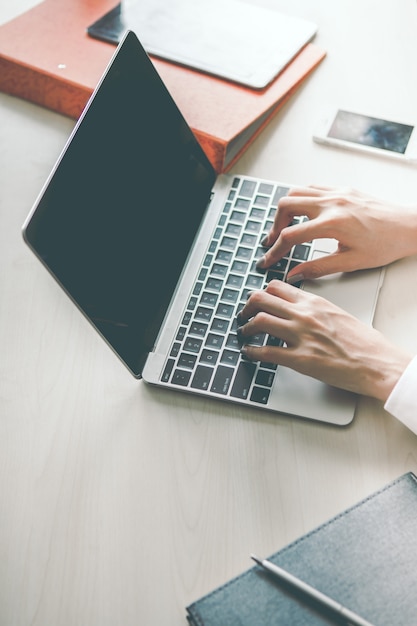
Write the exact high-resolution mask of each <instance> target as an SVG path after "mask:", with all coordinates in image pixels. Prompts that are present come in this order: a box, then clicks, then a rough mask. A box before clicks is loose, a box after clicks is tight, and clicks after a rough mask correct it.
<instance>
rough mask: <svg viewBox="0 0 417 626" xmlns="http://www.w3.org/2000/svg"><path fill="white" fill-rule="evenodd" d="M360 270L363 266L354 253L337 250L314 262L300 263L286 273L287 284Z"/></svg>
mask: <svg viewBox="0 0 417 626" xmlns="http://www.w3.org/2000/svg"><path fill="white" fill-rule="evenodd" d="M360 268H361V269H363V268H364V264H363V262H362V261H361V259H358V256H357V255H356V254H355V253H354V251H352V250H340V249H339V250H338V251H336V252H333V253H332V254H327V255H324V256H322V257H320V258H318V259H315V260H314V261H304V262H303V263H300V264H299V265H298V266H297V267H295V268H293V269H292V270H291V271H290V272H288V275H287V282H289V283H290V284H294V283H297V282H299V281H300V280H308V279H314V278H321V277H322V276H329V275H330V274H336V273H338V272H354V271H356V270H358V269H360Z"/></svg>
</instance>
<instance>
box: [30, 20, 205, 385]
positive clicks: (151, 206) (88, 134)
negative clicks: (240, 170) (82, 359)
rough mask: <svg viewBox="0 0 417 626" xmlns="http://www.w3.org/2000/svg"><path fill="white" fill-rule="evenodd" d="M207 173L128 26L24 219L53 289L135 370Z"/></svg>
mask: <svg viewBox="0 0 417 626" xmlns="http://www.w3.org/2000/svg"><path fill="white" fill-rule="evenodd" d="M214 179H215V173H214V170H213V168H212V167H211V165H210V163H209V161H208V159H207V158H206V156H205V154H204V152H203V151H202V149H201V148H200V146H199V144H198V143H197V141H196V139H195V138H194V135H193V134H192V132H191V130H190V129H189V127H188V125H187V124H186V123H185V121H184V119H183V117H182V116H181V114H180V112H179V111H178V109H177V107H176V105H175V104H174V103H173V101H172V99H171V97H170V95H169V94H168V92H167V91H166V89H165V87H164V85H163V83H162V81H161V80H160V78H159V75H158V74H157V72H156V71H155V69H154V67H153V65H152V63H151V61H150V60H149V58H148V56H147V55H146V53H145V52H144V50H143V48H142V46H141V45H140V43H139V42H138V40H137V38H136V36H135V35H134V34H133V33H131V32H129V33H127V35H126V36H125V38H124V40H123V41H122V42H121V44H120V45H119V48H118V49H117V51H116V54H115V56H114V57H113V60H112V62H111V63H110V65H109V68H108V69H107V71H106V74H105V76H104V78H103V79H102V82H101V84H100V85H99V87H98V88H97V89H96V91H95V94H94V95H93V97H92V98H91V99H90V102H89V104H88V106H87V108H86V111H85V113H84V115H83V116H82V118H81V120H80V121H79V123H78V124H77V126H76V128H75V130H74V132H73V134H72V136H71V138H70V140H69V142H68V144H67V146H66V148H65V149H64V151H63V153H62V155H61V157H60V160H59V161H58V164H57V166H56V168H55V170H54V171H53V173H52V175H51V177H50V179H49V181H48V182H47V184H46V186H45V188H44V190H43V192H42V194H41V196H40V199H39V200H38V203H37V206H36V207H35V209H34V211H33V213H32V215H31V217H30V220H29V221H28V223H27V225H26V228H25V238H26V240H27V242H28V244H29V245H30V246H31V247H32V249H33V250H34V251H35V253H36V254H37V255H38V256H39V257H40V258H41V260H42V261H43V262H44V264H45V265H46V266H47V267H48V269H49V270H50V271H51V272H52V273H53V274H54V276H55V277H56V279H57V280H58V281H59V282H60V283H61V285H62V287H63V288H64V289H65V290H66V291H67V293H68V294H69V295H70V296H71V297H72V299H73V300H74V301H75V302H76V304H77V305H78V306H79V308H80V309H81V310H82V311H83V312H84V313H85V315H86V316H87V317H88V318H89V319H90V321H91V322H92V323H93V324H94V326H96V328H97V330H98V331H99V332H100V333H101V334H102V336H103V337H104V338H105V339H106V340H107V342H108V343H109V344H110V345H111V346H112V347H113V348H114V350H115V351H116V352H117V353H118V354H119V356H120V357H121V358H122V359H123V360H124V362H125V363H126V365H127V366H128V367H129V369H130V370H131V371H132V372H133V373H134V374H135V375H137V376H139V375H140V374H141V371H142V367H143V364H144V362H145V360H146V356H147V353H148V352H149V351H150V350H152V347H153V344H154V341H155V338H156V336H157V333H158V330H159V327H160V324H161V322H162V320H163V318H164V316H165V313H166V309H167V306H168V304H169V302H170V299H171V297H172V295H173V292H174V290H175V287H176V284H177V281H178V278H179V276H180V274H181V271H182V269H183V266H184V263H185V260H186V258H187V255H188V253H189V250H190V247H191V245H192V242H193V239H194V237H195V235H196V232H197V230H198V227H199V225H200V221H201V219H202V215H203V214H204V211H205V209H206V207H207V203H208V200H209V198H210V191H211V188H212V185H213V183H214Z"/></svg>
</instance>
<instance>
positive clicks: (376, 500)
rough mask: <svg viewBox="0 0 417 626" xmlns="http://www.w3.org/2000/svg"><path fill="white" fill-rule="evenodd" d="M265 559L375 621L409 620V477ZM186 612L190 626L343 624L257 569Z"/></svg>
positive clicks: (412, 573)
mask: <svg viewBox="0 0 417 626" xmlns="http://www.w3.org/2000/svg"><path fill="white" fill-rule="evenodd" d="M251 550H253V551H254V552H256V550H257V547H256V546H251ZM262 556H263V555H262ZM268 558H269V560H270V561H272V562H274V563H276V564H277V565H280V566H281V567H283V568H284V569H286V570H288V571H289V572H291V573H292V574H294V575H295V576H297V577H298V578H301V579H302V580H304V581H305V582H307V583H309V584H310V585H312V586H313V587H315V588H316V589H319V590H320V591H322V592H324V593H325V594H327V595H328V596H330V597H331V598H333V599H334V600H337V601H338V602H340V603H341V604H343V605H344V606H346V607H348V608H349V609H350V610H352V611H354V612H355V613H357V614H358V615H360V616H361V617H362V618H364V619H367V620H368V621H369V622H371V623H373V624H375V626H411V625H412V624H417V478H416V476H415V475H414V474H412V473H411V472H410V473H407V474H404V475H403V476H401V477H400V478H398V479H397V480H395V481H394V482H392V483H390V484H389V485H387V486H386V487H384V488H383V489H381V490H380V491H377V492H376V493H374V494H372V495H371V496H369V497H368V498H366V499H365V500H362V501H361V502H359V503H358V504H357V505H355V506H353V507H351V508H349V509H347V510H346V511H344V512H343V513H341V514H340V515H337V516H336V517H334V518H332V519H330V520H329V521H328V522H326V523H325V524H322V525H321V526H319V527H318V528H316V529H315V530H313V531H312V532H310V533H308V534H306V535H304V536H303V537H301V538H300V539H298V540H297V541H295V542H293V543H291V544H290V545H288V546H287V547H285V548H283V549H282V550H280V551H279V552H277V553H276V554H274V555H273V556H272V557H268ZM248 559H249V554H248ZM187 612H188V615H187V618H188V621H189V623H190V624H191V625H192V626H262V625H267V626H316V625H317V626H323V625H324V624H336V623H346V622H337V621H335V619H334V617H332V616H331V615H330V614H329V613H328V614H325V613H324V612H323V610H322V609H321V608H320V607H318V606H317V605H314V606H313V605H312V604H311V603H309V602H306V600H305V598H302V597H301V596H297V595H295V594H294V593H293V592H292V591H290V590H289V589H288V588H284V587H283V586H282V584H280V583H279V582H277V581H276V580H275V579H274V578H273V577H272V576H271V575H270V574H268V573H267V572H265V571H263V570H262V569H261V568H260V567H258V566H255V567H252V568H251V569H249V570H248V571H247V572H245V573H243V574H241V575H240V576H238V577H237V578H234V579H232V580H231V581H229V582H227V583H226V584H225V585H223V586H222V587H219V588H218V589H216V590H214V591H213V592H212V593H209V594H208V595H206V596H204V597H203V598H201V599H199V600H197V602H194V603H193V604H191V605H190V606H189V607H187Z"/></svg>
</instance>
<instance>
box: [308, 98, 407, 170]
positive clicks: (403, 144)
mask: <svg viewBox="0 0 417 626" xmlns="http://www.w3.org/2000/svg"><path fill="white" fill-rule="evenodd" d="M313 139H314V141H317V142H319V143H324V144H328V145H332V146H337V147H340V148H349V149H354V150H360V151H362V152H368V153H372V154H376V155H379V156H385V157H390V158H395V159H402V160H404V161H407V162H410V163H414V164H416V165H417V130H416V129H415V125H414V124H405V123H402V122H394V121H392V120H384V119H381V118H378V117H371V116H369V115H363V114H361V113H353V112H352V111H346V110H343V109H337V110H334V111H332V112H331V113H329V114H328V115H327V116H325V117H323V119H322V120H321V123H320V126H319V127H318V128H317V131H316V132H315V133H314V135H313Z"/></svg>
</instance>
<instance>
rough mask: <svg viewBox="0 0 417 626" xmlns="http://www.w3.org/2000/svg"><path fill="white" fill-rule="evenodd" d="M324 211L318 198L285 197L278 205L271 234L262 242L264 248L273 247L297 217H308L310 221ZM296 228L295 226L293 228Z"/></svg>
mask: <svg viewBox="0 0 417 626" xmlns="http://www.w3.org/2000/svg"><path fill="white" fill-rule="evenodd" d="M322 210H323V206H322V205H321V204H320V201H319V200H318V199H317V198H316V197H312V196H311V194H310V196H308V197H307V196H306V197H303V198H302V200H301V199H300V196H293V197H289V196H284V197H283V198H281V199H280V201H279V203H278V210H277V212H276V214H275V218H274V223H273V225H272V228H271V229H270V231H269V233H268V234H267V235H266V237H265V238H264V240H263V241H262V245H263V246H266V247H268V246H271V245H272V244H273V243H275V241H276V240H277V239H278V237H279V235H280V234H281V232H282V231H283V229H284V228H286V227H287V226H290V225H291V223H292V221H293V219H294V218H295V217H301V216H307V217H308V219H309V220H311V221H312V220H314V219H315V218H317V217H318V216H319V215H320V214H321V212H322ZM292 227H294V226H292Z"/></svg>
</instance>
